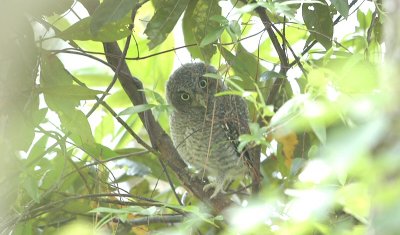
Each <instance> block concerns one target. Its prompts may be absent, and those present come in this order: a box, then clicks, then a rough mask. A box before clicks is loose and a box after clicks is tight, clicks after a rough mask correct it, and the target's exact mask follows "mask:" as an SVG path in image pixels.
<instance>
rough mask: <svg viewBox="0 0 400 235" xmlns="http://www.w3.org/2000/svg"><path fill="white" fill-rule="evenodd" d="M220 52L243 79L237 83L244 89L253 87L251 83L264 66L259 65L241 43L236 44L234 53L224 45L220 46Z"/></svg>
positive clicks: (256, 78)
mask: <svg viewBox="0 0 400 235" xmlns="http://www.w3.org/2000/svg"><path fill="white" fill-rule="evenodd" d="M221 54H222V56H223V57H224V58H225V60H226V61H227V62H228V64H229V65H230V66H231V67H232V68H233V70H234V71H235V74H236V75H238V76H239V77H240V78H242V80H243V81H242V82H237V83H238V84H239V85H240V86H241V87H242V88H244V89H250V88H253V83H254V82H255V81H257V80H258V78H259V76H260V74H262V73H263V72H264V71H265V68H264V67H263V66H262V65H260V63H259V62H258V60H257V58H256V57H255V56H254V55H253V54H251V53H249V52H248V51H247V50H246V49H245V48H244V47H243V46H242V45H241V44H238V45H237V50H236V55H234V54H232V52H230V51H229V50H228V49H226V48H225V47H221Z"/></svg>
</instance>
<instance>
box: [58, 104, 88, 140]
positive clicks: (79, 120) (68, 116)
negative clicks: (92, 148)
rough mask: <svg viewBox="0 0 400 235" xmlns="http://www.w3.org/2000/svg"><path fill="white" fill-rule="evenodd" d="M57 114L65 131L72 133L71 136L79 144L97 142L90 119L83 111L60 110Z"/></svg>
mask: <svg viewBox="0 0 400 235" xmlns="http://www.w3.org/2000/svg"><path fill="white" fill-rule="evenodd" d="M57 114H58V117H59V118H60V121H61V125H62V127H63V128H65V132H66V133H69V132H70V133H71V134H70V136H69V137H70V138H71V139H72V140H73V141H74V142H75V143H76V144H77V145H79V146H81V145H84V144H88V145H93V144H94V143H95V141H94V137H93V135H92V130H91V128H90V124H89V122H88V119H87V118H86V116H85V114H84V113H83V112H82V111H80V110H76V109H71V110H69V112H63V111H58V112H57Z"/></svg>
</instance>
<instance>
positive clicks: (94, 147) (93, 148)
mask: <svg viewBox="0 0 400 235" xmlns="http://www.w3.org/2000/svg"><path fill="white" fill-rule="evenodd" d="M81 148H82V149H83V150H84V151H85V152H86V153H87V154H88V155H90V156H96V158H99V159H102V160H107V159H110V158H113V157H117V156H119V154H117V153H116V152H114V151H113V150H111V149H110V148H108V147H107V146H104V145H101V144H98V143H94V144H93V143H89V144H86V143H84V144H83V145H82V146H81Z"/></svg>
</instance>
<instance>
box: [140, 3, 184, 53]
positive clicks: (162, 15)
mask: <svg viewBox="0 0 400 235" xmlns="http://www.w3.org/2000/svg"><path fill="white" fill-rule="evenodd" d="M188 3H189V0H165V1H164V2H163V4H162V5H161V4H160V7H159V8H157V9H156V13H155V14H154V16H153V17H152V18H151V20H150V22H149V23H148V24H147V27H146V30H145V31H144V33H145V34H146V35H147V36H148V38H149V39H150V42H149V43H148V46H149V48H150V49H153V48H154V47H156V46H157V45H159V44H160V43H162V42H163V41H164V40H165V39H166V38H167V36H168V34H169V33H170V32H171V31H172V30H173V29H174V27H175V24H176V23H177V22H178V19H179V17H181V15H182V13H183V11H184V10H185V8H186V6H187V5H188Z"/></svg>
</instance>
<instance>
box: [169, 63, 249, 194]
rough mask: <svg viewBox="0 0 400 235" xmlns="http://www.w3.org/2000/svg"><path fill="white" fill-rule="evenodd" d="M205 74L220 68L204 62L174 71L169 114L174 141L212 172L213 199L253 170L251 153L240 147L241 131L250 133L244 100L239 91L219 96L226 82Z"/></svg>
mask: <svg viewBox="0 0 400 235" xmlns="http://www.w3.org/2000/svg"><path fill="white" fill-rule="evenodd" d="M206 73H217V70H216V69H215V68H214V67H212V66H209V65H206V64H204V63H189V64H185V65H183V66H182V67H180V68H179V69H177V70H176V71H175V72H174V73H173V74H172V75H171V77H170V78H169V80H168V83H167V91H166V92H167V101H168V103H169V104H170V105H171V106H172V107H173V112H172V113H171V114H170V117H169V118H170V127H171V135H172V140H173V142H174V145H175V147H176V149H177V150H178V152H179V154H180V156H181V157H182V158H183V160H184V161H185V162H186V163H187V164H189V165H191V166H193V167H194V168H195V169H197V170H199V171H200V174H203V173H205V175H206V176H211V179H210V182H211V183H210V184H208V185H206V186H205V187H204V190H205V191H207V190H209V189H211V188H214V192H213V194H212V196H211V198H213V197H215V196H216V195H217V194H218V193H219V192H222V193H224V192H225V191H224V189H225V187H226V186H227V184H229V182H231V181H232V180H234V179H237V178H240V177H244V175H245V174H246V173H248V172H249V171H251V169H249V164H250V165H251V159H250V158H251V157H250V156H249V153H248V152H247V151H246V152H239V151H238V149H237V146H238V144H239V141H238V138H239V136H240V135H241V134H247V133H249V127H248V110H247V105H246V103H245V101H244V100H243V99H242V97H240V96H234V95H223V96H215V94H216V93H218V92H221V91H226V90H227V87H226V86H225V85H224V84H223V82H222V81H221V80H220V79H215V78H210V77H205V76H204V74H206ZM250 168H251V166H250Z"/></svg>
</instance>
